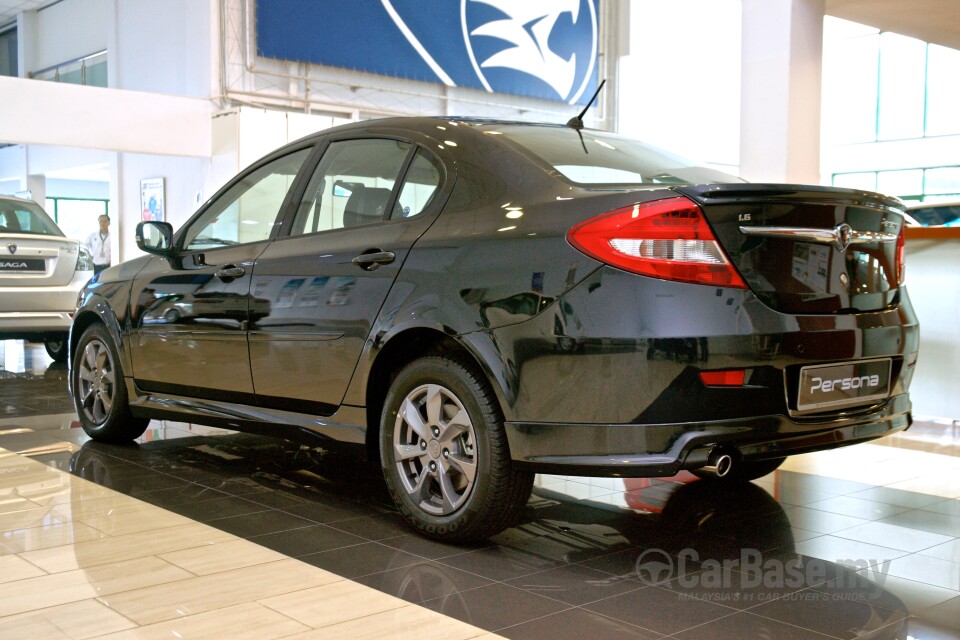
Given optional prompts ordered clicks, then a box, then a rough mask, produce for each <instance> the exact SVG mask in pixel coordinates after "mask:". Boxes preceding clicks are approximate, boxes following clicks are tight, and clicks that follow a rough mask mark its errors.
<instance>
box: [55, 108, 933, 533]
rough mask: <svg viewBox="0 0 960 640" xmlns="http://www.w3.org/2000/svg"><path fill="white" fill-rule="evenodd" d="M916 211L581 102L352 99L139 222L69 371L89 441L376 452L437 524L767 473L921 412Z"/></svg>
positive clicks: (85, 311) (77, 343) (456, 524)
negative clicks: (608, 118) (321, 124)
mask: <svg viewBox="0 0 960 640" xmlns="http://www.w3.org/2000/svg"><path fill="white" fill-rule="evenodd" d="M902 212H903V205H902V203H901V202H900V201H899V200H896V199H893V198H888V197H884V196H881V195H878V194H875V193H868V192H862V191H853V190H848V189H837V188H825V187H817V186H797V185H771V184H747V183H745V182H743V181H741V180H739V179H738V178H735V177H732V176H728V175H724V174H721V173H718V172H716V171H713V170H711V169H707V168H703V167H697V166H692V165H691V164H690V163H688V162H685V161H684V160H682V159H680V158H678V157H675V156H673V155H671V154H668V153H666V152H663V151H661V150H659V149H656V148H653V147H650V146H646V145H643V144H640V143H638V142H635V141H633V140H629V139H626V138H623V137H621V136H618V135H614V134H609V133H603V132H599V131H591V130H584V129H581V128H579V127H578V126H575V125H573V126H571V125H569V124H568V125H567V126H560V125H556V126H555V125H535V124H525V123H511V122H500V121H489V120H465V119H450V118H397V119H388V120H379V121H370V122H363V123H357V124H351V125H346V126H343V127H337V128H333V129H329V130H326V131H323V132H320V133H318V134H315V135H312V136H310V137H307V138H304V139H302V140H300V141H298V142H295V143H292V144H290V145H288V146H286V147H283V148H282V149H280V150H278V151H276V152H274V153H272V154H270V155H269V156H267V157H265V158H263V159H262V160H260V161H258V162H257V163H255V164H254V165H252V166H251V167H249V168H248V169H247V170H245V171H244V172H243V173H241V174H240V175H239V176H238V177H236V178H235V179H233V180H232V181H230V182H229V183H228V184H227V185H226V186H225V187H224V188H223V189H221V190H220V191H219V192H218V193H217V194H215V195H214V196H213V197H212V198H211V199H210V200H209V201H208V202H207V203H206V204H204V205H203V207H201V208H200V210H199V211H198V212H197V213H196V214H195V215H194V216H193V217H192V218H191V219H190V220H189V221H188V222H187V223H186V224H185V225H184V226H183V227H182V228H181V229H180V230H179V231H177V232H176V233H174V231H173V229H172V228H171V227H170V225H169V224H166V223H162V222H145V223H141V224H140V226H139V227H138V229H137V243H138V246H140V248H141V249H143V250H144V251H146V252H148V253H149V254H151V255H147V256H144V257H141V258H137V259H135V260H131V261H129V262H125V263H123V264H120V265H117V266H115V267H113V268H111V269H108V270H106V271H104V272H102V273H101V274H99V275H98V276H97V277H95V278H94V279H93V280H92V281H91V282H90V283H89V285H88V286H87V287H86V289H85V290H84V291H83V293H82V295H81V298H80V303H79V308H78V310H77V313H76V316H75V319H74V323H73V328H72V331H71V335H70V352H71V354H72V369H71V375H70V381H71V386H72V393H73V396H74V398H75V402H76V408H77V411H78V413H79V417H80V421H81V423H82V424H83V427H84V429H85V430H86V432H87V433H88V434H89V435H90V437H92V438H93V439H95V440H101V441H112V442H118V441H129V440H132V439H135V438H137V437H139V436H140V435H141V434H142V433H143V432H144V430H145V428H146V425H147V422H148V421H149V420H150V419H151V418H166V419H174V420H183V421H189V422H195V423H204V424H210V425H214V426H221V427H226V428H230V429H237V430H242V431H256V432H260V433H266V434H270V435H274V436H279V437H283V438H288V439H292V440H298V439H303V440H307V441H310V442H313V443H318V442H319V443H320V444H321V445H322V446H325V447H333V446H343V447H351V446H352V447H354V448H357V449H360V450H363V451H365V452H366V454H367V455H369V456H370V457H372V458H374V459H378V460H380V462H381V464H382V468H383V472H384V475H385V477H386V482H387V485H388V487H389V489H390V491H391V493H392V495H393V497H394V499H395V501H396V503H397V506H398V507H399V509H400V510H401V512H402V513H403V514H404V515H405V516H406V518H407V519H408V520H409V521H410V522H411V523H412V525H413V526H414V527H416V528H417V529H419V530H420V531H422V532H423V533H425V534H427V535H429V536H432V537H435V538H439V539H445V540H454V541H464V540H471V539H478V538H483V537H486V536H489V535H492V534H493V533H496V532H497V531H500V530H501V529H503V528H505V527H508V526H510V525H511V524H512V523H513V522H515V520H516V518H517V517H518V515H519V514H520V512H521V510H522V508H523V506H524V504H525V503H526V501H527V498H528V497H529V493H530V489H531V483H532V478H533V474H534V473H535V472H548V473H563V474H570V475H610V476H622V477H643V476H648V477H656V476H668V475H673V474H675V473H677V472H679V471H680V470H690V471H692V472H694V473H695V474H697V475H700V476H702V477H707V478H711V479H712V480H713V481H723V482H734V481H745V480H750V479H753V478H757V477H760V476H762V475H765V474H767V473H769V472H771V471H773V470H774V469H776V468H777V466H778V465H780V463H781V462H782V461H783V460H784V458H785V457H786V456H788V455H791V454H796V453H802V452H807V451H816V450H819V449H829V448H833V447H839V446H843V445H848V444H852V443H856V442H864V441H868V440H871V439H874V438H877V437H880V436H883V435H885V434H889V433H892V432H896V431H899V430H902V429H906V428H907V427H908V426H909V425H910V423H911V415H910V408H911V407H910V400H909V397H908V395H907V389H908V387H909V384H910V379H911V377H912V375H913V372H914V368H915V365H916V358H917V346H918V325H917V319H916V316H915V315H914V312H913V310H912V308H911V306H910V301H909V298H908V296H907V292H906V290H905V289H904V287H903V281H904V268H903V267H904V265H903V254H904V250H903V249H904V240H903V238H904V234H903V227H904V225H903V217H902ZM187 303H189V304H187Z"/></svg>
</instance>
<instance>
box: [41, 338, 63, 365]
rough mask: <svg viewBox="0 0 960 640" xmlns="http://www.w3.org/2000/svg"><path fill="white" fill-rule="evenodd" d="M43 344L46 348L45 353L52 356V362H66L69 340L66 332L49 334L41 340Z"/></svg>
mask: <svg viewBox="0 0 960 640" xmlns="http://www.w3.org/2000/svg"><path fill="white" fill-rule="evenodd" d="M43 346H44V348H45V349H46V350H47V355H48V356H50V357H51V358H53V361H54V362H66V361H67V351H68V350H69V342H68V340H67V334H65V333H61V334H57V335H55V336H50V337H48V338H46V339H45V340H44V341H43Z"/></svg>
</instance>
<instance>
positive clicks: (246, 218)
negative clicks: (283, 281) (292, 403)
mask: <svg viewBox="0 0 960 640" xmlns="http://www.w3.org/2000/svg"><path fill="white" fill-rule="evenodd" d="M311 150H312V148H310V147H307V148H304V149H301V150H298V151H294V152H293V153H290V154H288V155H285V156H282V157H280V158H277V159H273V160H270V161H267V162H264V163H261V164H259V165H255V166H254V167H252V168H251V169H250V170H249V171H248V172H246V173H245V174H243V175H242V176H240V177H238V178H237V179H236V180H235V181H234V182H233V184H232V185H231V186H230V187H229V188H228V189H226V190H225V191H224V192H222V195H218V196H217V197H216V198H215V199H214V200H212V201H211V202H210V203H209V204H208V205H207V206H206V207H205V208H204V210H203V211H202V213H200V214H199V216H198V217H197V218H196V219H194V220H193V221H191V222H190V223H189V224H188V226H187V227H185V229H184V230H183V231H182V232H181V233H179V234H178V237H177V240H176V242H177V246H179V250H178V251H177V252H176V253H175V254H174V255H172V256H169V257H166V256H165V257H154V258H153V259H152V260H151V261H150V263H149V264H148V265H147V266H146V267H145V268H144V269H143V270H142V271H141V272H140V274H138V276H137V278H136V279H135V280H134V282H133V289H132V291H131V307H132V309H131V319H132V322H133V326H134V330H133V332H132V334H131V344H130V350H131V357H132V361H133V376H134V378H135V379H136V382H137V385H138V386H139V387H140V388H141V389H143V390H145V391H154V392H161V393H171V394H176V395H186V396H192V397H199V398H210V399H220V400H229V401H235V402H240V403H248V404H252V403H253V402H254V400H255V398H254V395H253V380H252V379H251V376H250V362H249V350H248V347H247V329H248V323H249V319H250V307H251V304H250V282H251V276H252V273H253V265H254V261H255V260H256V258H257V257H258V256H259V255H260V254H261V253H262V252H263V250H264V249H265V248H266V247H267V246H268V245H269V242H270V238H271V237H272V236H273V235H275V229H276V225H277V223H278V220H279V219H280V215H281V213H282V211H283V207H284V203H285V202H287V200H288V198H289V195H288V193H289V191H290V188H291V185H292V184H293V181H294V179H295V177H296V175H297V171H298V170H299V169H300V167H301V166H302V165H303V163H304V161H305V160H306V158H307V156H308V155H309V153H310V151H311Z"/></svg>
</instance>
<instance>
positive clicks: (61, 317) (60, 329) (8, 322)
mask: <svg viewBox="0 0 960 640" xmlns="http://www.w3.org/2000/svg"><path fill="white" fill-rule="evenodd" d="M71 322H73V311H14V312H10V313H0V337H2V338H5V339H10V338H27V339H29V338H34V337H35V336H36V335H37V334H39V333H47V332H54V333H66V332H68V331H69V330H70V323H71Z"/></svg>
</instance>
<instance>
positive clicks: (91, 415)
mask: <svg viewBox="0 0 960 640" xmlns="http://www.w3.org/2000/svg"><path fill="white" fill-rule="evenodd" d="M70 385H71V389H72V390H73V403H74V406H75V407H76V409H77V415H78V416H79V418H80V425H81V426H82V427H83V430H84V431H85V432H86V433H87V435H88V436H90V437H91V438H93V439H94V440H96V441H98V442H117V443H119V442H129V441H131V440H135V439H136V438H139V437H140V436H141V435H143V432H144V431H146V429H147V424H148V423H149V422H150V420H149V419H147V418H137V417H134V416H133V415H131V413H130V405H129V404H128V401H127V386H126V383H125V382H124V376H123V366H122V364H121V362H120V355H119V354H118V353H117V349H116V346H115V345H114V343H113V338H112V337H111V336H110V334H109V332H108V331H107V328H106V327H104V326H103V325H102V324H94V325H91V326H90V327H88V328H87V330H86V331H84V332H83V335H82V336H80V340H79V342H78V343H77V350H76V352H75V353H74V356H73V368H72V370H71V371H70Z"/></svg>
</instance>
